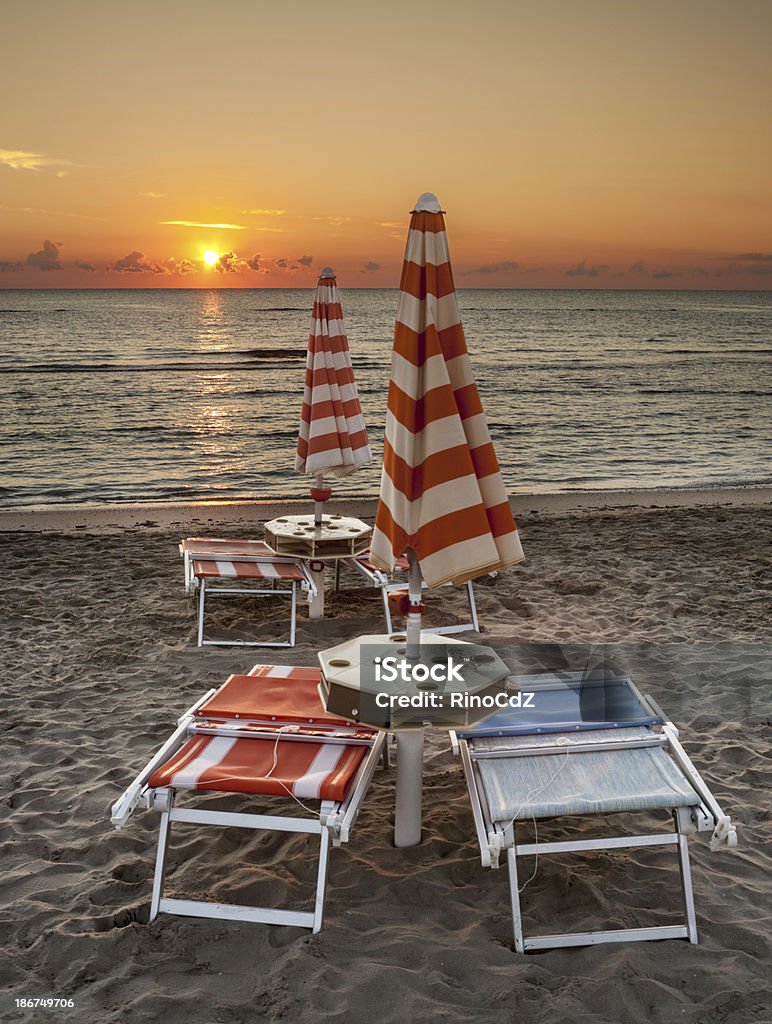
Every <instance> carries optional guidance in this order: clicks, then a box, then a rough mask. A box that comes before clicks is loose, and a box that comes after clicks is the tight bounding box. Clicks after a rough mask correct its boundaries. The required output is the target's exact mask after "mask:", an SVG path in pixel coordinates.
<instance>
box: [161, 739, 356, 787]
mask: <svg viewBox="0 0 772 1024" xmlns="http://www.w3.org/2000/svg"><path fill="white" fill-rule="evenodd" d="M366 753H367V748H366V747H363V746H346V745H343V744H339V745H338V744H330V743H313V742H309V741H305V742H303V743H295V742H292V741H290V740H279V741H278V742H277V741H276V740H274V739H260V738H256V737H250V738H249V739H238V738H236V737H232V736H193V737H191V739H189V740H188V741H187V743H185V744H184V745H183V746H182V747H181V748H180V749H179V750H178V751H177V753H176V754H174V756H173V757H171V758H170V759H169V760H168V761H167V762H166V764H164V765H162V766H161V767H160V768H158V769H157V770H156V771H155V772H153V774H152V775H151V777H150V779H149V780H148V786H149V787H150V788H151V789H160V788H162V787H166V786H171V787H172V788H173V789H194V790H214V791H216V792H220V793H263V794H267V795H273V796H282V795H287V794H292V795H293V796H296V797H298V798H299V799H301V800H302V799H311V800H342V799H343V798H344V797H345V795H346V790H347V789H348V785H349V783H350V782H351V780H352V779H353V778H354V776H355V774H356V772H357V769H358V768H359V765H360V764H361V763H362V760H363V758H364V756H365V754H366ZM274 761H275V764H274Z"/></svg>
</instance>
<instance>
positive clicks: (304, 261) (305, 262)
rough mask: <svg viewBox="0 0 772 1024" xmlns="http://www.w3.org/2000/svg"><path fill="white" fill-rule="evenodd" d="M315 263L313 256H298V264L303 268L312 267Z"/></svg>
mask: <svg viewBox="0 0 772 1024" xmlns="http://www.w3.org/2000/svg"><path fill="white" fill-rule="evenodd" d="M313 262H314V257H313V256H298V263H299V264H300V266H301V267H310V266H311V264H312V263H313Z"/></svg>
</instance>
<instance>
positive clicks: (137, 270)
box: [107, 249, 168, 274]
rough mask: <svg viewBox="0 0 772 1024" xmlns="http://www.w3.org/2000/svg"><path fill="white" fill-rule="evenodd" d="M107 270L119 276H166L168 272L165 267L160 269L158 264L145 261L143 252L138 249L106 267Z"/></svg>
mask: <svg viewBox="0 0 772 1024" xmlns="http://www.w3.org/2000/svg"><path fill="white" fill-rule="evenodd" d="M107 269H108V270H114V271H116V272H117V273H119V274H167V273H168V270H167V268H166V267H162V266H161V264H160V263H153V262H152V261H151V260H149V259H147V257H146V256H145V254H144V253H143V252H140V251H139V249H135V250H134V251H133V252H130V253H128V254H127V255H126V256H123V257H121V259H119V260H116V261H115V263H113V264H112V265H110V266H108V268H107Z"/></svg>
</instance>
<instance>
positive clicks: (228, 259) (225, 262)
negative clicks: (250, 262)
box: [214, 249, 247, 274]
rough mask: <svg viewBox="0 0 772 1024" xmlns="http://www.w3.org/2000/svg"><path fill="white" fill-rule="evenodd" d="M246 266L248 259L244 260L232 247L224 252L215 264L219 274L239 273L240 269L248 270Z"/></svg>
mask: <svg viewBox="0 0 772 1024" xmlns="http://www.w3.org/2000/svg"><path fill="white" fill-rule="evenodd" d="M246 267H247V261H246V260H243V259H242V258H241V257H240V256H239V254H238V253H235V252H234V251H233V250H232V249H230V250H229V251H228V252H224V253H223V254H222V256H220V258H219V259H218V260H217V262H216V263H215V265H214V269H215V270H216V271H217V273H218V274H238V273H239V271H241V270H246Z"/></svg>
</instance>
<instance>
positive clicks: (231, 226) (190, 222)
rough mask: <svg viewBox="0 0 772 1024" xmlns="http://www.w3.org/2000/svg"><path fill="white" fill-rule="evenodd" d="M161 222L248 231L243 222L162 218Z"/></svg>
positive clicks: (221, 229)
mask: <svg viewBox="0 0 772 1024" xmlns="http://www.w3.org/2000/svg"><path fill="white" fill-rule="evenodd" d="M161 224H171V225H173V226H176V227H180V228H217V229H218V230H220V231H246V230H247V229H246V227H245V226H244V225H243V224H204V223H202V222H201V221H198V220H162V221H161Z"/></svg>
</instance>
